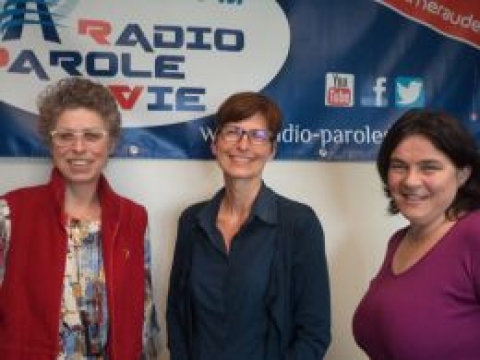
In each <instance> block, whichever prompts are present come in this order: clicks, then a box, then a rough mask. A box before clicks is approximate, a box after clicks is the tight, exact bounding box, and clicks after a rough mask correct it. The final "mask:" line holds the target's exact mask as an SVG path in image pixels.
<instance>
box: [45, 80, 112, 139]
mask: <svg viewBox="0 0 480 360" xmlns="http://www.w3.org/2000/svg"><path fill="white" fill-rule="evenodd" d="M37 107H38V110H39V115H38V130H39V133H40V135H41V136H42V138H43V140H44V141H45V143H46V144H47V145H48V146H51V137H50V132H51V131H52V130H54V129H55V126H56V125H57V120H58V118H59V117H60V115H61V114H62V112H63V111H65V110H74V109H78V108H85V109H88V110H92V111H94V112H96V113H97V114H99V115H100V117H101V118H102V119H103V121H105V125H106V127H107V129H108V132H109V135H110V137H111V138H112V139H113V140H117V139H118V137H119V136H120V130H121V115H120V111H119V109H118V106H117V102H116V101H115V98H114V97H113V95H112V93H111V92H110V90H109V89H108V88H107V87H105V86H104V85H102V84H100V83H96V82H93V81H91V80H89V79H87V78H81V77H70V78H64V79H61V80H59V81H58V82H57V83H55V84H52V85H50V86H47V87H46V88H45V90H44V91H43V92H42V93H40V95H39V96H38V99H37Z"/></svg>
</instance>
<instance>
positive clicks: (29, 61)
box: [8, 50, 49, 80]
mask: <svg viewBox="0 0 480 360" xmlns="http://www.w3.org/2000/svg"><path fill="white" fill-rule="evenodd" d="M8 71H9V72H12V73H18V74H30V73H31V72H32V71H34V72H35V73H36V74H37V77H38V78H39V79H40V80H49V77H48V75H47V73H46V72H45V70H44V69H43V67H42V65H41V64H40V61H39V60H38V58H37V56H36V55H35V53H34V52H33V51H32V50H22V51H21V52H20V54H19V55H18V56H17V58H16V59H15V61H13V63H12V65H11V66H10V68H9V69H8Z"/></svg>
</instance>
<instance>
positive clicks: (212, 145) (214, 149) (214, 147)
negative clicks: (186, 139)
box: [210, 139, 217, 157]
mask: <svg viewBox="0 0 480 360" xmlns="http://www.w3.org/2000/svg"><path fill="white" fill-rule="evenodd" d="M210 150H211V151H212V154H213V155H214V156H215V157H216V156H217V142H216V140H215V139H213V140H212V142H211V143H210Z"/></svg>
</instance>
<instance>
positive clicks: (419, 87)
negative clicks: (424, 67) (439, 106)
mask: <svg viewBox="0 0 480 360" xmlns="http://www.w3.org/2000/svg"><path fill="white" fill-rule="evenodd" d="M395 105H396V106H397V107H398V108H413V107H415V108H417V107H424V106H425V88H424V83H423V79H421V78H417V77H409V76H400V77H397V78H396V79H395Z"/></svg>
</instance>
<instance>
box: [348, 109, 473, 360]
mask: <svg viewBox="0 0 480 360" xmlns="http://www.w3.org/2000/svg"><path fill="white" fill-rule="evenodd" d="M377 169H378V172H379V174H380V178H381V180H382V182H383V185H384V190H385V193H386V195H387V197H388V198H389V199H390V206H389V212H390V213H391V214H397V213H401V214H402V215H403V216H404V217H405V218H406V219H407V220H408V221H409V225H408V226H407V227H406V228H404V229H401V230H399V231H397V232H396V233H395V234H394V235H393V236H392V238H391V239H390V242H389V244H388V249H387V254H386V257H385V260H384V263H383V265H382V267H381V268H380V271H379V272H378V274H377V276H376V277H375V278H374V279H373V280H372V282H371V283H370V287H369V289H368V291H367V293H366V294H365V296H364V298H363V299H362V301H361V302H360V304H359V305H358V308H357V310H356V312H355V315H354V318H353V333H354V336H355V340H356V341H357V343H358V345H359V346H360V347H361V348H362V349H363V350H364V351H365V352H366V353H367V355H368V356H369V357H370V358H372V359H375V360H380V359H388V360H395V359H399V360H417V359H418V360H429V359H435V360H436V359H446V360H474V359H475V360H478V359H480V211H478V209H479V208H480V156H479V153H478V150H477V147H476V144H475V140H474V138H473V137H472V136H471V134H470V133H469V132H468V131H467V130H466V129H465V128H463V127H462V126H461V124H460V123H459V122H458V121H457V120H456V119H455V118H453V117H452V116H450V115H448V114H445V113H443V112H436V111H429V110H424V109H423V110H410V111H408V112H406V113H405V114H404V115H403V116H402V117H401V118H400V119H399V120H398V121H397V122H396V123H395V124H394V125H393V126H392V127H391V129H390V130H389V131H388V133H387V135H386V137H385V139H384V142H383V143H382V145H381V147H380V151H379V154H378V158H377Z"/></svg>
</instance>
